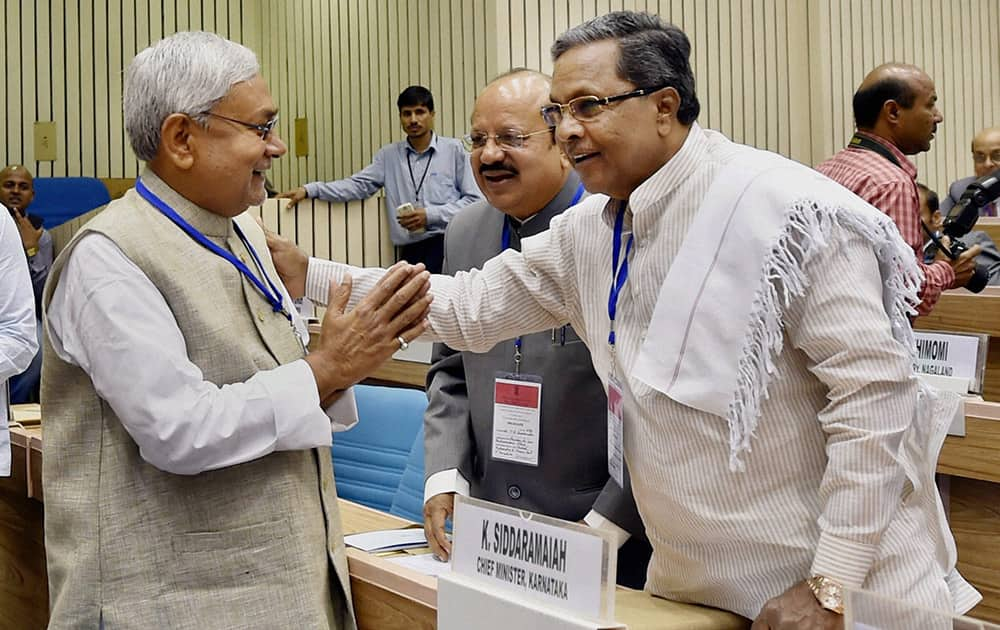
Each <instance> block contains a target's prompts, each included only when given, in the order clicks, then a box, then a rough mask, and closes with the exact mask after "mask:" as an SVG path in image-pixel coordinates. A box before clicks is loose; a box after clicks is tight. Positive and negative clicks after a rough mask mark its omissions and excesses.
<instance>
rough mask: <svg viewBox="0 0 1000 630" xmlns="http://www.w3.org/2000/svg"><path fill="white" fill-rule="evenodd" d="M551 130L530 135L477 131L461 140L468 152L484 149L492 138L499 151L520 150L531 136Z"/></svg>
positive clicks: (542, 130)
mask: <svg viewBox="0 0 1000 630" xmlns="http://www.w3.org/2000/svg"><path fill="white" fill-rule="evenodd" d="M551 132H552V130H551V129H539V130H538V131H532V132H531V133H517V132H515V131H505V132H504V133H497V134H488V133H482V132H479V131H474V132H472V133H470V134H466V136H465V137H464V138H462V142H464V143H465V148H466V149H468V150H469V151H479V150H480V149H484V148H485V147H486V143H487V142H489V141H490V138H493V141H494V142H496V143H497V146H498V147H500V148H501V149H520V148H521V147H523V146H524V141H525V140H526V139H527V138H530V137H531V136H537V135H539V134H543V133H551Z"/></svg>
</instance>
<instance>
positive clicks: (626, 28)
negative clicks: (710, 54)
mask: <svg viewBox="0 0 1000 630" xmlns="http://www.w3.org/2000/svg"><path fill="white" fill-rule="evenodd" d="M606 40H615V41H617V42H618V49H619V51H620V55H619V58H618V68H617V71H618V76H619V78H621V79H624V80H626V81H629V82H630V83H632V84H634V85H635V86H636V87H637V88H648V87H654V86H657V85H669V86H670V87H672V88H674V89H675V90H677V93H678V94H679V95H680V98H681V104H680V107H679V108H678V110H677V120H678V121H680V122H681V124H684V125H689V124H691V123H692V122H694V121H695V119H697V118H698V114H699V112H700V111H701V105H700V104H699V103H698V96H697V95H696V94H695V90H694V73H693V72H692V70H691V42H690V41H689V40H688V37H687V35H685V34H684V31H682V30H681V29H679V28H677V27H676V26H674V25H673V24H670V23H669V22H665V21H664V20H662V19H661V18H660V17H659V16H657V15H652V14H649V13H637V12H635V11H615V12H613V13H608V14H606V15H601V16H598V17H595V18H593V19H592V20H589V21H587V22H584V23H583V24H581V25H579V26H575V27H573V28H571V29H569V30H568V31H566V32H565V33H563V34H562V35H560V36H559V37H558V38H557V39H556V41H555V43H554V44H552V60H553V61H556V60H558V59H559V57H561V56H562V55H563V54H564V53H566V52H567V51H569V50H570V49H572V48H576V47H578V46H584V45H587V44H593V43H596V42H601V41H606Z"/></svg>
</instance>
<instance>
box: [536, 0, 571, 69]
mask: <svg viewBox="0 0 1000 630" xmlns="http://www.w3.org/2000/svg"><path fill="white" fill-rule="evenodd" d="M535 7H536V10H537V14H538V38H537V39H536V41H535V45H536V46H537V47H538V53H537V54H538V63H537V64H536V65H535V66H533V68H534V69H536V70H540V71H542V72H545V73H546V74H552V73H551V72H550V71H547V70H545V68H548V67H549V66H551V65H552V62H551V61H550V59H549V49H550V48H551V47H552V42H554V41H555V39H556V35H558V34H559V33H561V32H562V30H565V29H562V30H559V31H557V30H556V13H557V12H558V11H560V10H563V11H565V8H566V5H565V4H563V3H559V2H554V3H551V4H549V3H546V2H541V1H540V0H539V1H538V2H537V4H536V5H535Z"/></svg>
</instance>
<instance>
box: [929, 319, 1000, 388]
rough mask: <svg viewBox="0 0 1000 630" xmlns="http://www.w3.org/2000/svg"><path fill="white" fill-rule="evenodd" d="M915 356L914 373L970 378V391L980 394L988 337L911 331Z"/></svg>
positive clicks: (971, 334) (970, 334) (972, 334)
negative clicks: (914, 341)
mask: <svg viewBox="0 0 1000 630" xmlns="http://www.w3.org/2000/svg"><path fill="white" fill-rule="evenodd" d="M913 337H914V339H915V340H916V342H917V354H916V357H915V358H914V360H913V371H914V372H916V373H917V374H930V375H933V376H946V377H949V378H967V379H969V391H970V392H972V393H975V394H981V393H983V372H984V371H985V369H986V350H987V346H988V344H989V339H990V338H989V335H983V334H976V333H943V332H930V331H927V330H914V331H913Z"/></svg>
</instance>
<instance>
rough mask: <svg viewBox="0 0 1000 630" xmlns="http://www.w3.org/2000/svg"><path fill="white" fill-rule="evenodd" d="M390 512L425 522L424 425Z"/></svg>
mask: <svg viewBox="0 0 1000 630" xmlns="http://www.w3.org/2000/svg"><path fill="white" fill-rule="evenodd" d="M389 512H390V513H391V514H395V515H396V516H400V517H402V518H405V519H408V520H411V521H414V522H416V523H423V522H424V425H423V424H421V425H420V430H419V431H418V432H417V437H415V438H414V439H413V446H411V447H410V456H409V457H408V458H407V459H406V468H405V469H404V470H403V477H402V479H400V480H399V487H398V488H397V489H396V496H395V497H393V499H392V505H391V506H390V507H389Z"/></svg>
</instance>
